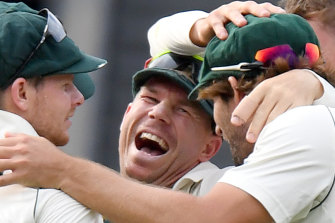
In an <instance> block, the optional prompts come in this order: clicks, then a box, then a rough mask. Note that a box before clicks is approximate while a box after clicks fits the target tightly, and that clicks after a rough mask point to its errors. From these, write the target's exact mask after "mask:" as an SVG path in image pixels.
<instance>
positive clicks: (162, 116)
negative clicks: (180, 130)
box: [148, 102, 171, 124]
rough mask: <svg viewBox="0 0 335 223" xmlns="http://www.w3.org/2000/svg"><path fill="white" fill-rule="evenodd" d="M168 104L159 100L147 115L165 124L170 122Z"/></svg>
mask: <svg viewBox="0 0 335 223" xmlns="http://www.w3.org/2000/svg"><path fill="white" fill-rule="evenodd" d="M170 113H171V112H170V111H169V108H168V106H167V105H166V104H165V103H164V102H160V103H158V104H156V105H154V106H153V107H152V108H151V110H150V111H149V112H148V115H149V117H150V118H152V119H157V120H160V121H162V122H165V123H167V124H169V123H170V116H171V114H170Z"/></svg>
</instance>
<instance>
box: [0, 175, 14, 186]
mask: <svg viewBox="0 0 335 223" xmlns="http://www.w3.org/2000/svg"><path fill="white" fill-rule="evenodd" d="M15 183H16V182H15V176H14V175H13V174H4V175H1V176H0V186H7V185H11V184H15Z"/></svg>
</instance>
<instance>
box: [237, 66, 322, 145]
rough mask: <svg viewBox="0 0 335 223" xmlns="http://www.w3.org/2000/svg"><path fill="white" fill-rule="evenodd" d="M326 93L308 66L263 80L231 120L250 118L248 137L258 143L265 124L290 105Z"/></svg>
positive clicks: (314, 98) (293, 105)
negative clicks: (305, 68)
mask: <svg viewBox="0 0 335 223" xmlns="http://www.w3.org/2000/svg"><path fill="white" fill-rule="evenodd" d="M322 95H323V87H322V84H321V83H320V81H319V80H318V79H317V78H316V77H315V76H314V75H313V74H312V73H311V72H309V71H307V70H291V71H289V72H286V73H283V74H281V75H278V76H275V77H273V78H270V79H266V80H264V81H263V82H261V83H260V84H259V85H258V86H257V87H256V88H255V89H254V90H253V91H252V92H251V93H250V94H249V95H248V96H246V97H244V98H243V99H242V101H241V102H240V103H239V105H238V106H237V107H236V108H235V110H234V111H233V113H232V118H231V122H232V123H233V124H234V125H236V126H239V125H242V124H244V123H245V122H247V121H248V120H249V119H251V120H252V121H251V124H250V126H249V129H248V132H247V135H246V139H247V141H248V142H250V143H255V142H256V140H257V137H258V135H259V133H260V132H261V130H262V129H263V127H264V126H265V125H266V124H267V123H269V122H270V121H272V120H273V119H275V118H276V117H277V116H278V115H280V114H282V113H284V112H285V111H287V110H288V109H291V108H294V107H297V106H302V105H310V104H312V103H313V101H314V100H316V99H319V98H320V97H321V96H322Z"/></svg>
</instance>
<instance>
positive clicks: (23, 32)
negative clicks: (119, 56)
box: [0, 2, 107, 99]
mask: <svg viewBox="0 0 335 223" xmlns="http://www.w3.org/2000/svg"><path fill="white" fill-rule="evenodd" d="M46 24H47V18H45V17H44V16H41V15H39V14H38V11H36V10H33V9H31V8H30V7H28V6H27V5H25V4H24V3H22V2H20V3H6V2H0V86H2V87H4V86H5V85H6V84H8V81H10V80H11V79H12V78H13V76H14V75H15V74H16V72H17V70H18V69H19V68H20V66H22V64H23V63H24V62H25V61H26V60H27V58H28V57H29V55H30V54H31V53H32V52H33V51H34V49H35V48H36V46H37V45H38V44H39V42H40V41H41V38H42V35H43V33H44V28H45V27H46ZM106 63H107V62H106V60H103V59H100V58H97V57H93V56H90V55H87V54H85V53H84V52H82V51H81V50H80V49H79V48H78V47H77V46H76V45H75V43H74V42H73V41H72V40H71V39H70V38H69V37H67V36H65V38H64V39H63V40H61V41H60V42H57V41H56V40H55V39H54V38H53V37H52V36H47V38H46V40H45V42H43V43H42V44H41V46H40V47H39V48H38V49H37V50H36V52H35V53H34V55H33V56H32V57H31V59H30V60H29V62H28V63H27V64H26V65H25V66H24V67H23V69H22V70H21V71H20V73H19V76H18V77H24V78H30V77H34V76H46V75H55V74H74V84H75V85H76V87H77V88H78V90H79V91H80V92H81V93H82V94H83V95H84V98H85V99H87V98H89V97H91V96H92V95H93V93H94V89H95V87H94V83H93V81H92V79H91V78H90V76H89V75H88V74H87V72H91V71H94V70H97V69H99V68H101V67H103V66H104V65H105V64H106ZM9 84H11V83H9ZM7 86H8V85H7ZM5 87H6V86H5Z"/></svg>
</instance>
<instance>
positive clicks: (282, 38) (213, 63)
mask: <svg viewBox="0 0 335 223" xmlns="http://www.w3.org/2000/svg"><path fill="white" fill-rule="evenodd" d="M245 18H246V19H247V21H248V24H247V25H246V26H243V27H237V26H235V25H234V24H233V23H229V24H227V25H226V29H227V31H228V34H229V35H228V38H227V39H226V40H220V39H218V38H217V37H214V38H213V39H212V40H211V41H210V42H209V43H208V45H207V48H206V53H205V57H204V62H203V64H202V67H201V69H200V75H199V83H198V84H197V86H196V87H195V88H194V89H193V91H192V92H191V93H190V95H189V98H191V99H196V98H197V95H198V90H199V88H202V87H205V86H208V85H210V84H211V83H212V81H213V80H215V79H220V78H224V77H229V76H235V77H237V78H239V77H241V76H242V75H245V76H251V75H253V76H255V75H258V74H260V73H261V72H262V70H261V69H251V70H249V71H241V70H221V71H213V70H212V68H214V67H225V66H233V65H238V64H240V63H241V62H246V63H255V62H256V59H255V55H256V52H257V51H259V50H262V49H266V48H270V47H274V46H280V45H285V44H287V45H289V46H290V47H291V48H292V50H293V51H294V53H295V55H304V53H305V47H306V44H307V43H313V44H315V45H317V46H319V42H318V39H317V36H316V35H315V33H314V31H313V29H312V27H311V26H310V25H309V24H308V22H307V21H306V20H305V19H303V18H302V17H300V16H298V15H294V14H273V15H271V16H270V17H269V18H258V17H255V16H252V15H247V16H245Z"/></svg>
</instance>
